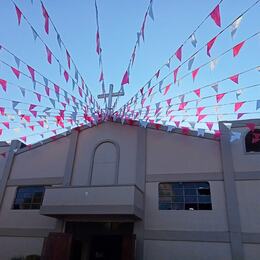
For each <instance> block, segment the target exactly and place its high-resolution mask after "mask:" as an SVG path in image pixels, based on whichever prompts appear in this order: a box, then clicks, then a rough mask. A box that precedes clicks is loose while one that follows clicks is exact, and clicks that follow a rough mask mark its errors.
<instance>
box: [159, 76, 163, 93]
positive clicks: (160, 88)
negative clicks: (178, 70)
mask: <svg viewBox="0 0 260 260" xmlns="http://www.w3.org/2000/svg"><path fill="white" fill-rule="evenodd" d="M162 86H163V79H162V80H161V81H160V82H159V91H160V93H162Z"/></svg>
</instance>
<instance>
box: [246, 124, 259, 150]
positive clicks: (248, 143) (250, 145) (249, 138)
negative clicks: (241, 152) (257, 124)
mask: <svg viewBox="0 0 260 260" xmlns="http://www.w3.org/2000/svg"><path fill="white" fill-rule="evenodd" d="M254 134H258V135H259V134H260V129H259V128H256V129H254V130H253V131H252V130H250V131H248V132H247V133H246V135H245V138H244V144H245V151H246V153H248V154H250V153H260V141H258V142H256V143H255V144H254V143H253V136H254Z"/></svg>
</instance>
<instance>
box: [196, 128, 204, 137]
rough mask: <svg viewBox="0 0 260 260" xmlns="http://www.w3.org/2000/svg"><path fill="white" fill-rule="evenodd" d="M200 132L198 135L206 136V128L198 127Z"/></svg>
mask: <svg viewBox="0 0 260 260" xmlns="http://www.w3.org/2000/svg"><path fill="white" fill-rule="evenodd" d="M197 131H198V133H197V136H202V137H203V136H204V135H205V129H203V128H198V130H197Z"/></svg>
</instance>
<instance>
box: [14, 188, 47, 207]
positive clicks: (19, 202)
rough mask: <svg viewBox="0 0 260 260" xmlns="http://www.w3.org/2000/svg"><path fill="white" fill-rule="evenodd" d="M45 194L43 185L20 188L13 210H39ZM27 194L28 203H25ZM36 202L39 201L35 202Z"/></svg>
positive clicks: (17, 191)
mask: <svg viewBox="0 0 260 260" xmlns="http://www.w3.org/2000/svg"><path fill="white" fill-rule="evenodd" d="M37 193H38V196H37ZM44 193H45V186H43V185H32V186H29V185H28V186H18V187H17V188H16V192H15V197H14V201H13V204H12V210H39V209H40V207H41V205H42V202H43V198H44ZM26 194H27V199H28V202H25V199H26ZM39 195H40V196H39ZM29 200H30V201H29ZM36 200H38V201H37V202H35V201H36Z"/></svg>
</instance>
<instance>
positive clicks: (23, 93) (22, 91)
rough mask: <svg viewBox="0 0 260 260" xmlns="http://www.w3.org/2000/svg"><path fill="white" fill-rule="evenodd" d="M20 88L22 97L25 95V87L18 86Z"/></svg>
mask: <svg viewBox="0 0 260 260" xmlns="http://www.w3.org/2000/svg"><path fill="white" fill-rule="evenodd" d="M20 90H21V93H22V95H23V97H25V89H24V88H21V87H20Z"/></svg>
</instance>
